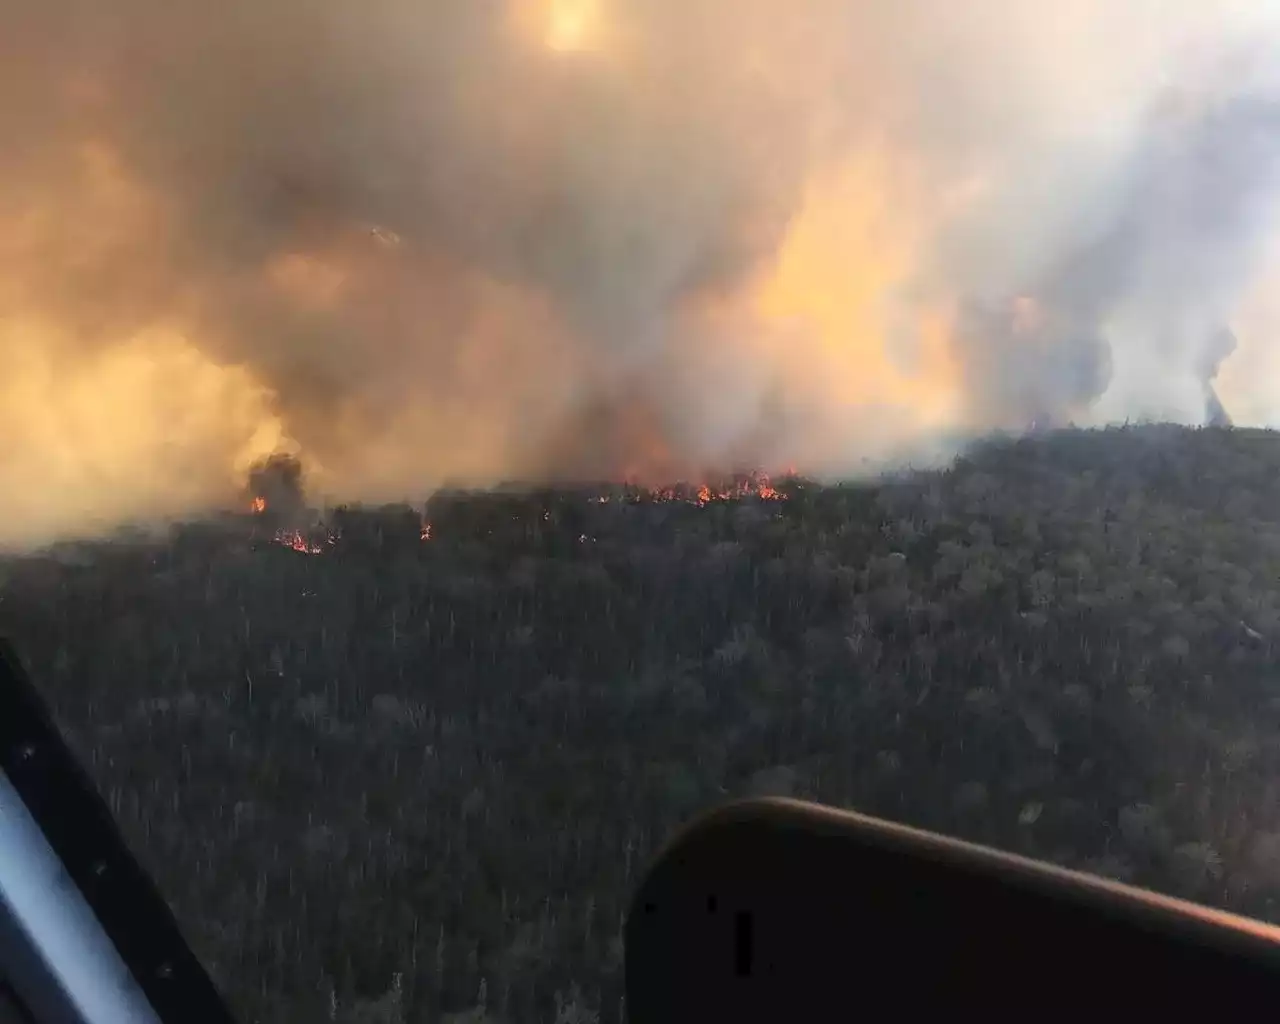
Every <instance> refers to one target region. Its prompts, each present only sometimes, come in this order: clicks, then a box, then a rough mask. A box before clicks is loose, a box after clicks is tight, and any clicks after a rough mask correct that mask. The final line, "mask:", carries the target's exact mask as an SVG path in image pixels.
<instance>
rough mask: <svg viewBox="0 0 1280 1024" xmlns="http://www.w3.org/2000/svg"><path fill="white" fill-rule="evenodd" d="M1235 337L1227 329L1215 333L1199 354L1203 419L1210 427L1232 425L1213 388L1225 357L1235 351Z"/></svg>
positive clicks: (1216, 391) (1215, 389)
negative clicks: (1202, 390)
mask: <svg viewBox="0 0 1280 1024" xmlns="http://www.w3.org/2000/svg"><path fill="white" fill-rule="evenodd" d="M1237 344H1238V342H1237V340H1236V336H1235V334H1234V333H1232V331H1231V330H1230V329H1229V328H1225V327H1224V328H1223V329H1222V330H1220V331H1218V332H1216V333H1215V334H1214V335H1213V336H1212V337H1211V338H1210V339H1209V342H1208V344H1207V345H1205V347H1204V352H1203V353H1201V358H1200V365H1199V367H1198V369H1199V371H1200V382H1201V385H1202V386H1203V387H1204V419H1205V423H1207V424H1208V425H1209V426H1211V427H1229V426H1231V425H1232V422H1231V414H1230V413H1228V412H1227V410H1226V407H1225V406H1224V405H1223V404H1222V400H1221V399H1220V398H1218V390H1217V388H1215V387H1214V386H1213V383H1214V381H1216V380H1217V379H1218V371H1219V370H1221V369H1222V364H1223V363H1224V362H1225V361H1226V360H1227V357H1228V356H1230V355H1231V353H1232V352H1234V351H1235V350H1236V345H1237Z"/></svg>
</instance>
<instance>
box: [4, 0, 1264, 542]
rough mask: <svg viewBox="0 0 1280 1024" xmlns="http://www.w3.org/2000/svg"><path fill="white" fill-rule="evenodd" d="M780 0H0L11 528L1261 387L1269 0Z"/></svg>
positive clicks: (816, 463) (683, 466)
mask: <svg viewBox="0 0 1280 1024" xmlns="http://www.w3.org/2000/svg"><path fill="white" fill-rule="evenodd" d="M778 10H779V9H778V8H777V7H776V5H775V4H773V3H771V2H765V0H738V2H735V3H722V2H720V0H679V2H677V0H647V2H644V3H640V2H636V0H576V2H566V0H510V2H502V0H483V2H475V0H441V2H437V3H432V4H429V5H423V4H419V3H411V2H409V0H370V2H368V3H362V4H358V5H352V4H344V3H339V2H337V0H281V2H278V3H272V4H262V3H259V2H257V0H228V2H226V3H222V4H218V5H209V4H198V3H195V2H193V0H178V2H173V3H166V4H158V3H154V2H151V0H120V2H118V3H113V4H111V5H110V6H109V7H108V6H104V5H102V4H99V3H93V2H90V0H53V2H49V3H39V4H36V3H33V2H30V0H7V3H5V5H4V14H5V25H6V30H5V33H4V35H3V38H0V67H3V71H0V132H3V135H4V138H5V139H6V140H7V143H6V159H5V167H4V169H3V172H2V174H0V193H2V194H3V199H0V211H2V212H3V214H4V216H5V220H6V223H7V224H8V225H9V228H7V229H6V232H5V234H4V237H3V239H0V279H3V281H4V284H3V285H0V352H3V353H4V354H5V356H6V379H5V381H4V382H3V384H0V434H3V436H4V437H5V438H6V439H7V444H6V446H5V448H4V449H3V450H0V490H2V491H3V492H4V493H6V494H8V495H10V496H11V501H12V507H11V508H10V510H9V514H8V515H7V516H6V517H5V521H4V523H3V525H2V526H0V543H5V544H25V543H31V542H34V541H42V540H46V539H48V538H50V537H51V536H57V535H63V534H67V533H72V532H93V531H97V530H100V529H102V528H105V527H107V526H110V525H111V524H113V523H117V522H120V521H124V520H129V519H132V518H138V517H153V518H156V517H164V516H167V515H170V514H175V513H181V512H187V511H190V510H192V509H197V508H203V507H205V506H207V505H209V504H225V503H226V501H228V500H230V499H231V498H232V497H234V495H235V494H236V493H238V489H239V487H240V486H241V483H242V481H243V479H244V474H245V472H246V470H247V468H248V467H249V466H250V465H251V464H252V463H253V462H254V460H255V459H258V458H261V457H263V456H266V455H269V454H271V453H272V452H274V451H277V450H281V451H288V452H291V453H297V452H299V451H300V452H301V453H302V454H303V456H304V458H305V461H306V465H307V466H308V471H309V474H310V475H311V477H312V478H313V481H314V484H315V486H316V487H317V488H318V489H320V490H322V491H323V492H324V493H326V494H330V495H332V496H334V497H335V498H336V499H340V500H366V501H371V500H382V499H391V500H398V499H400V498H401V497H403V496H405V495H413V496H415V497H416V496H419V495H421V494H423V493H425V492H426V491H429V490H430V489H431V488H433V487H435V486H438V485H440V484H441V483H442V482H445V481H447V480H459V481H467V482H471V483H491V482H493V481H494V480H498V479H502V478H506V477H523V476H531V475H532V476H541V477H545V478H560V477H563V476H574V477H576V476H582V475H584V474H586V475H610V476H618V475H620V474H622V473H624V472H631V471H634V472H636V473H638V474H649V475H651V476H654V477H657V478H665V477H669V476H671V475H672V474H673V473H684V472H686V470H687V469H688V468H689V467H694V468H697V469H702V468H704V467H708V466H710V467H712V468H726V466H727V464H732V465H734V466H737V465H739V464H742V465H751V466H756V467H760V466H763V467H764V468H766V469H769V470H776V469H779V468H781V467H785V466H789V465H794V466H796V467H797V468H799V469H800V470H801V471H803V472H806V473H809V474H811V475H815V474H816V475H820V476H824V477H825V476H831V475H841V474H846V473H848V472H849V471H851V470H855V469H857V468H858V467H860V466H861V465H862V460H863V459H865V458H872V459H890V460H894V459H899V460H900V459H902V458H904V457H912V458H920V457H922V453H926V452H927V453H931V454H933V455H935V456H936V455H938V454H939V453H941V454H947V453H949V452H953V451H954V449H955V442H954V439H955V438H956V437H957V436H963V435H966V434H967V433H970V432H971V431H974V430H977V431H982V430H985V429H987V428H991V427H1002V428H1013V429H1021V428H1023V427H1025V426H1026V425H1027V424H1028V423H1030V422H1032V421H1034V422H1037V423H1044V422H1066V421H1068V420H1075V421H1076V422H1081V423H1084V422H1093V421H1095V420H1099V419H1103V420H1123V419H1125V418H1126V417H1141V416H1152V417H1156V418H1165V419H1175V420H1180V421H1184V422H1189V423H1198V422H1201V421H1203V420H1205V419H1206V418H1210V419H1221V418H1222V416H1221V415H1220V412H1222V411H1225V412H1226V413H1229V414H1230V415H1231V417H1232V418H1233V419H1234V420H1235V421H1236V422H1239V423H1257V422H1269V421H1271V419H1272V418H1273V414H1274V413H1275V411H1276V408H1277V406H1280V403H1278V402H1277V401H1276V398H1277V397H1278V396H1277V395H1276V394H1275V386H1274V383H1273V382H1274V381H1275V380H1276V379H1280V377H1278V376H1277V374H1276V373H1275V372H1272V371H1273V370H1274V369H1275V368H1274V367H1272V365H1271V359H1272V346H1271V340H1270V339H1271V338H1272V337H1273V336H1274V333H1275V331H1274V328H1275V327H1276V326H1277V321H1280V317H1277V316H1275V315H1273V312H1274V311H1271V310H1270V307H1269V303H1268V300H1267V299H1266V296H1267V295H1268V294H1269V293H1270V291H1271V290H1273V289H1271V283H1272V282H1273V280H1274V274H1275V271H1276V269H1277V267H1280V261H1278V260H1277V259H1276V253H1275V252H1274V251H1273V250H1272V248H1269V247H1268V244H1267V239H1268V238H1270V237H1272V235H1273V234H1274V233H1273V232H1271V231H1270V226H1271V225H1272V224H1273V223H1274V212H1275V210H1274V206H1275V203H1274V200H1275V198H1276V194H1277V192H1276V189H1275V187H1274V182H1275V155H1276V153H1275V149H1276V143H1275V139H1276V137H1277V136H1276V133H1275V131H1274V130H1273V129H1274V123H1275V119H1276V113H1275V111H1276V100H1277V96H1280V88H1278V87H1277V82H1276V75H1275V73H1274V69H1273V68H1272V67H1271V62H1269V61H1268V60H1267V59H1266V55H1267V54H1268V53H1269V52H1270V51H1269V49H1268V47H1269V45H1270V44H1272V43H1273V42H1274V41H1275V40H1276V39H1277V37H1278V36H1280V19H1277V18H1276V16H1275V15H1274V13H1271V12H1269V9H1268V8H1267V7H1266V5H1262V4H1253V3H1250V4H1244V3H1232V2H1227V3H1222V4H1216V5H1212V6H1206V5H1203V4H1199V3H1192V2H1190V0H1187V2H1175V3H1171V4H1164V5H1162V6H1161V7H1160V11H1159V14H1158V16H1157V15H1156V14H1154V13H1152V12H1151V10H1150V9H1149V5H1147V4H1145V3H1142V2H1139V0H1127V2H1116V0H1065V2H1063V3H1060V4H1058V5H1056V6H1055V14H1054V18H1053V21H1052V25H1051V26H1050V25H1049V24H1047V23H1046V22H1045V21H1044V19H1043V18H1042V17H1041V16H1040V15H1039V14H1038V13H1035V12H1033V11H1032V10H1031V8H1029V7H1028V6H1027V5H1026V4H1023V3H1020V2H1018V0H988V2H986V3H985V4H984V6H983V11H984V14H983V16H982V17H974V16H973V15H972V13H971V12H970V11H968V9H967V8H963V7H962V6H947V5H943V6H941V7H940V6H939V5H938V4H935V3H932V2H926V0H908V2H905V3H903V2H899V3H893V4H888V3H856V4H855V3H847V2H842V0H798V2H796V3H793V4H791V5H789V6H788V8H787V15H786V17H785V18H781V17H780V16H779V14H778ZM1085 68H1087V69H1088V72H1087V73H1084V72H1083V71H1082V69H1085ZM31 96H40V97H42V100H41V103H40V104H32V103H31V102H30V100H29V97H31ZM1228 327H1229V328H1231V329H1232V330H1233V331H1234V332H1235V337H1236V338H1237V339H1238V342H1239V344H1238V347H1237V350H1236V351H1235V352H1234V353H1233V354H1231V355H1229V356H1224V357H1218V358H1217V359H1216V361H1215V359H1214V358H1211V357H1210V352H1211V351H1216V349H1215V348H1214V345H1215V341H1214V339H1215V338H1217V337H1219V336H1220V334H1221V332H1222V331H1223V330H1224V329H1225V328H1228ZM1224 359H1225V362H1224V361H1223V360H1224ZM1219 367H1220V368H1221V370H1222V372H1221V373H1220V374H1217V376H1216V378H1215V373H1217V369H1218V368H1219ZM1215 380H1216V383H1215V385H1214V386H1215V387H1216V392H1215V393H1214V394H1210V388H1209V382H1210V381H1215ZM1215 395H1216V397H1215Z"/></svg>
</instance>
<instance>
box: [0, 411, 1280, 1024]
mask: <svg viewBox="0 0 1280 1024" xmlns="http://www.w3.org/2000/svg"><path fill="white" fill-rule="evenodd" d="M291 472H292V470H290V469H289V468H288V467H287V465H284V464H280V465H276V466H274V467H272V468H271V470H270V471H269V472H268V473H267V474H266V480H265V481H264V480H262V479H260V480H259V481H258V482H259V483H260V484H262V483H264V482H268V483H274V484H276V485H280V490H282V491H283V492H284V493H286V494H287V493H296V492H291V491H290V490H289V488H288V486H285V484H286V483H287V481H288V480H289V479H290V475H289V474H290V473H291ZM735 493H738V494H740V495H742V496H739V497H735V498H731V499H730V500H717V499H715V497H714V495H712V496H710V497H708V496H707V495H706V493H705V492H700V491H699V489H697V488H693V489H690V490H687V491H682V492H678V493H676V494H675V495H674V496H675V497H677V498H679V499H681V500H663V499H664V498H665V497H667V496H665V495H662V494H659V495H656V496H655V495H652V494H650V493H648V492H646V491H644V490H643V489H639V488H631V489H628V488H622V487H598V488H594V489H593V488H578V489H574V490H552V489H543V490H540V491H538V490H528V489H525V490H515V489H509V490H503V491H497V492H493V493H489V494H467V493H463V492H452V493H441V494H438V495H436V496H435V497H433V498H432V500H431V502H430V503H429V504H428V505H427V506H426V508H425V510H424V509H422V508H417V509H415V508H411V507H408V506H395V507H387V508H382V509H378V508H363V509H361V508H354V507H352V508H347V509H343V510H338V511H335V512H334V513H333V514H332V515H331V516H330V518H329V519H328V521H327V522H326V523H325V524H323V525H322V526H321V527H319V528H318V529H320V530H321V531H329V533H330V535H331V536H333V537H334V538H335V539H334V542H333V543H332V544H328V543H326V544H324V545H321V546H317V547H316V548H314V550H317V551H320V552H321V553H319V554H314V555H308V554H304V553H301V552H302V551H310V550H313V548H311V547H308V546H307V545H305V544H304V545H302V548H301V551H300V550H299V549H298V548H297V547H295V545H294V544H293V540H292V535H291V534H289V533H286V534H285V535H284V539H283V540H281V539H279V538H275V537H273V534H272V531H271V529H268V530H267V531H266V533H265V534H263V533H262V532H260V530H259V526H260V525H261V524H260V517H258V516H252V515H245V516H244V517H243V519H242V520H240V521H230V522H226V523H223V524H221V525H210V524H208V523H204V524H200V525H197V526H189V527H182V528H180V529H177V530H175V532H174V533H173V535H172V537H171V538H170V540H169V541H168V542H167V543H163V544H147V543H133V544H102V545H96V546H92V545H91V546H87V547H75V548H72V547H68V548H59V549H57V550H56V551H54V552H53V553H51V554H50V555H49V556H44V557H27V558H22V559H9V560H0V632H2V633H4V634H6V635H8V636H11V637H13V638H14V639H15V640H16V641H17V643H18V646H19V648H20V650H21V653H22V654H23V655H24V656H25V658H26V660H27V661H28V663H29V665H30V667H31V668H32V670H33V673H34V676H35V678H36V680H37V682H38V684H39V686H40V688H41V689H42V690H43V692H44V693H45V694H46V695H47V696H48V699H49V700H50V702H51V703H52V705H53V707H54V708H55V710H56V713H57V716H58V718H59V720H60V721H61V722H62V724H63V725H64V727H65V728H66V729H67V731H68V733H69V735H70V736H71V738H72V741H73V743H74V745H75V746H76V748H77V749H78V751H79V752H80V754H81V756H82V757H83V758H84V760H85V763H86V765H87V766H88V767H89V769H90V771H91V773H92V775H93V777H94V779H95V781H96V782H97V784H98V785H99V787H100V788H101V790H102V792H103V793H104V795H105V796H106V798H107V800H108V801H109V803H110V806H111V807H112V809H113V811H114V813H115V815H116V816H117V818H118V819H119V821H120V823H121V825H122V827H123V829H124V831H125V834H126V835H127V837H128V839H129V841H130V843H131V844H132V845H133V847H134V848H135V849H136V850H137V851H138V852H139V854H140V855H141V858H142V860H143V862H144V863H145V864H146V865H147V867H148V868H149V869H150V870H152V871H153V872H154V873H155V874H156V876H157V878H158V880H159V882H160V885H161V888H162V890H163V891H164V893H165V894H166V895H167V896H168V898H169V899H170V900H171V901H172V902H173V904H174V906H175V908H176V911H177V914H178V916H179V919H180V921H181V923H182V925H183V927H184V928H185V929H186V931H187V933H188V934H189V935H190V936H191V938H192V940H193V942H194V944H195V946H196V948H197V950H198V951H199V953H200V955H201V956H202V957H203V958H204V959H205V961H206V963H208V964H209V965H210V967H211V969H212V970H213V972H214V973H215V975H216V976H217V978H218V979H219V980H220V982H221V983H222V984H223V985H224V986H225V987H226V989H227V991H228V992H229V993H230V995H231V998H232V1001H233V1004H234V1006H235V1009H236V1010H237V1012H238V1013H239V1014H240V1015H241V1019H243V1020H254V1019H258V1020H288V1021H294V1020H298V1021H311V1020H325V1019H335V1020H339V1021H346V1022H348V1024H354V1022H356V1021H363V1022H381V1024H400V1022H404V1021H440V1020H445V1021H450V1022H451V1024H461V1022H464V1021H465V1022H469V1024H481V1022H485V1024H494V1022H517V1021H519V1022H523V1021H542V1020H545V1021H557V1022H560V1024H568V1022H583V1021H587V1022H590V1021H597V1020H598V1021H601V1022H616V1021H618V1020H619V1019H620V998H621V993H622V973H621V962H622V961H621V957H622V947H621V939H620V927H621V922H622V915H623V913H624V911H625V908H626V905H627V899H628V897H629V895H630V893H631V891H632V890H633V887H634V885H635V883H636V882H637V880H638V873H639V872H640V871H641V870H642V868H643V866H644V864H645V863H646V861H647V858H648V857H650V856H651V855H652V854H653V852H654V851H655V850H656V848H657V845H658V844H659V843H661V842H662V841H663V839H664V838H665V837H666V836H667V835H669V833H670V831H671V830H672V829H673V828H674V827H675V826H676V825H677V824H678V823H680V822H681V821H684V820H687V819H688V818H689V817H690V816H691V815H693V814H695V813H697V812H698V811H699V810H701V809H703V808H705V807H708V806H711V805H713V804H716V803H719V802H721V801H723V800H726V799H728V798H730V797H732V796H736V795H740V794H745V793H793V794H796V795H799V796H802V797H811V798H816V799H819V800H823V801H826V802H830V803H834V804H837V805H844V806H850V807H854V808H857V809H859V810H863V811H867V812H870V813H876V814H881V815H885V816H889V817H892V818H896V819H899V820H904V821H907V822H910V823H913V824H918V825H922V826H925V827H930V828H935V829H940V830H943V831H946V832H950V833H953V834H956V835H959V836H962V837H965V838H968V839H972V840H977V841H981V842H987V843H991V844H994V845H996V846H1000V847H1004V848H1006V849H1010V850H1014V851H1018V852H1021V853H1025V854H1029V855H1032V856H1037V857H1044V858H1048V859H1050V860H1053V861H1056V862H1059V863H1062V864H1065V865H1069V866H1072V867H1078V868H1084V869H1086V870H1092V871H1096V872H1099V873H1102V874H1105V875H1110V876H1113V877H1118V878H1123V879H1127V880H1130V881H1134V882H1137V883H1139V884H1142V885H1146V886H1149V887H1152V888H1155V889H1158V890H1162V891H1165V892H1170V893H1174V894H1177V895H1182V896H1187V897H1191V898H1194V899H1199V900H1202V901H1206V902H1208V903H1210V904H1214V905H1218V906H1224V907H1228V908H1231V909H1234V910H1237V911H1242V912H1244V913H1247V914H1253V915H1255V916H1258V917H1262V918H1265V919H1269V920H1272V921H1280V902H1278V901H1280V869H1278V867H1277V865H1280V784H1278V783H1277V779H1280V744H1278V743H1277V740H1276V737H1277V736H1278V735H1280V694H1278V693H1277V690H1276V679H1275V664H1276V657H1277V651H1278V650H1280V647H1278V645H1280V590H1278V589H1277V587H1276V582H1275V581H1276V580H1277V578H1280V511H1278V510H1280V436H1277V435H1274V434H1269V433H1263V432H1258V431H1248V430H1240V429H1235V430H1220V429H1205V430H1200V431H1192V430H1185V429H1181V428H1177V427H1166V426H1146V427H1140V428H1131V429H1124V430H1111V431H1107V432H1087V431H1044V432H1041V433H1038V434H1037V435H1036V436H1035V437H1031V438H1024V439H1022V440H1010V441H1004V442H998V443H991V444H988V445H985V446H982V447H980V448H978V449H976V450H974V451H972V452H971V453H969V455H968V456H967V457H966V458H964V459H962V460H961V461H959V462H958V463H957V464H956V465H955V466H954V467H952V468H950V469H949V470H947V471H945V472H929V473H902V474H898V475H896V476H894V477H892V478H886V479H883V480H880V481H877V482H874V483H866V484H862V485H856V486H841V487H820V486H817V485H814V484H812V483H808V482H805V481H803V480H798V479H790V480H781V481H775V482H774V486H773V487H772V488H770V487H767V486H765V485H763V484H762V482H760V481H755V482H750V481H743V485H742V487H740V488H739V491H738V492H735ZM603 499H607V500H603ZM424 511H425V515H426V517H427V519H428V521H429V523H430V525H431V527H432V529H431V530H430V531H429V535H428V538H427V539H425V540H424V539H423V536H422V531H421V529H420V525H421V521H422V516H423V514H424ZM268 526H270V524H268ZM331 997H332V1004H331ZM331 1007H333V1008H331ZM331 1014H332V1016H331ZM455 1015H456V1016H455Z"/></svg>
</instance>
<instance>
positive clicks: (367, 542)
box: [246, 456, 806, 555]
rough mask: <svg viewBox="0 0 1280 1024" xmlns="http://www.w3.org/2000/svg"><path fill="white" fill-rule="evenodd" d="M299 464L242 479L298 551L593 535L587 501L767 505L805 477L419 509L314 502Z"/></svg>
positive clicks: (493, 493)
mask: <svg viewBox="0 0 1280 1024" xmlns="http://www.w3.org/2000/svg"><path fill="white" fill-rule="evenodd" d="M302 482H303V473H302V466H301V464H300V463H299V462H298V461H297V460H296V459H293V458H290V457H287V456H275V457H272V458H269V459H266V460H263V461H262V462H261V463H259V464H258V465H256V466H255V467H254V468H253V470H252V471H251V473H250V475H249V480H248V484H247V487H246V509H247V513H248V514H249V516H251V517H252V523H253V530H252V536H253V538H254V539H255V540H257V541H259V542H262V541H265V542H268V543H270V544H274V545H279V546H281V547H285V548H288V549H290V550H292V551H295V552H297V553H299V554H304V555H322V554H327V553H329V552H333V551H337V550H350V549H356V550H363V551H367V550H368V549H370V548H371V547H372V548H378V549H384V550H385V549H391V550H403V549H404V548H405V547H406V546H408V545H409V544H411V543H413V542H418V543H424V542H427V541H432V540H438V539H441V538H443V539H445V540H446V541H458V540H465V539H468V538H472V539H480V540H484V541H486V542H492V541H495V540H497V541H499V542H501V541H502V540H503V539H504V538H513V539H518V540H520V541H522V542H525V543H530V542H537V541H539V540H542V541H545V542H552V543H554V541H555V540H556V539H563V538H564V537H568V538H569V539H570V540H571V541H576V543H578V544H586V543H591V542H593V541H594V539H595V538H594V536H593V532H592V526H591V513H590V508H591V506H596V507H599V506H640V505H653V504H663V505H679V506H682V507H686V508H691V509H696V508H707V507H708V506H711V505H715V504H719V503H734V504H737V505H743V504H745V505H748V506H755V507H757V508H760V507H766V508H767V507H768V506H770V505H772V504H775V503H778V502H783V501H786V500H787V499H788V498H789V497H790V496H791V494H792V493H794V492H795V490H797V489H798V488H803V487H804V486H806V484H805V482H804V481H803V480H801V479H799V478H798V477H796V476H795V475H794V474H788V475H787V476H786V477H785V478H782V479H779V480H776V481H775V480H773V479H771V478H770V477H769V476H767V475H766V474H763V473H759V472H755V473H739V474H733V475H731V476H728V477H725V478H723V479H719V480H717V481H716V482H715V483H709V482H703V483H684V484H673V485H667V486H663V487H647V486H644V485H642V484H639V483H634V482H632V483H622V484H608V483H604V484H580V485H577V486H572V487H571V486H560V487H555V488H550V487H529V486H520V487H517V486H513V485H508V486H507V487H505V488H499V489H496V490H490V491H486V492H478V493H477V492H469V491H440V492H438V493H437V494H435V495H434V496H433V497H432V498H431V499H430V500H429V501H427V502H426V504H425V507H424V508H422V509H421V510H419V509H417V508H414V507H413V506H411V505H405V504H401V505H386V506H382V507H379V508H364V507H359V506H354V507H353V506H346V505H342V506H338V507H336V508H333V509H328V510H324V511H319V510H316V509H314V508H310V507H308V504H307V501H306V498H305V495H304V492H303V486H302Z"/></svg>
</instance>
